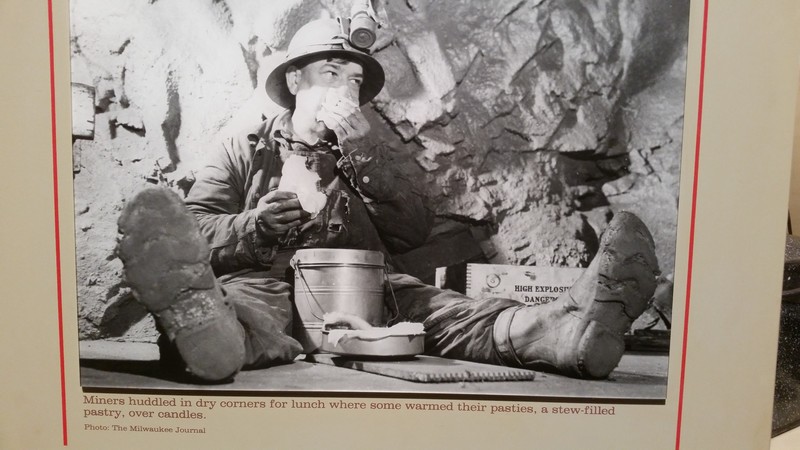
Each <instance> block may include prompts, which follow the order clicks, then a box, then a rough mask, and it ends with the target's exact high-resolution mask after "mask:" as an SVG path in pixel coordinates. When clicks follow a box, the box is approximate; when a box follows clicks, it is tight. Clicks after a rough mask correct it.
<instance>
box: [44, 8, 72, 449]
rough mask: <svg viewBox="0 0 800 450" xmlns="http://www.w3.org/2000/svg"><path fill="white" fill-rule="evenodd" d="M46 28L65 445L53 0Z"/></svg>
mask: <svg viewBox="0 0 800 450" xmlns="http://www.w3.org/2000/svg"><path fill="white" fill-rule="evenodd" d="M47 26H48V29H49V30H48V31H49V38H50V129H51V135H52V148H53V216H54V219H55V235H56V236H55V245H56V289H57V296H58V350H59V354H60V360H59V362H60V364H61V428H62V433H63V443H64V444H63V445H64V446H66V445H67V395H66V394H67V393H66V380H65V376H64V372H65V371H64V321H63V319H62V317H63V307H62V299H63V297H62V295H61V291H62V289H61V232H60V231H61V230H60V226H59V216H58V146H57V145H56V141H57V139H56V65H55V55H54V53H55V52H54V48H53V47H54V45H53V0H47Z"/></svg>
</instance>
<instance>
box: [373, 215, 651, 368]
mask: <svg viewBox="0 0 800 450" xmlns="http://www.w3.org/2000/svg"><path fill="white" fill-rule="evenodd" d="M657 273H658V265H657V262H656V258H655V251H654V245H653V239H652V237H651V236H650V233H649V232H648V231H647V228H646V227H645V225H644V224H643V223H642V222H641V221H640V220H639V219H638V218H636V216H634V215H633V214H630V213H625V212H621V213H619V214H617V215H616V216H615V218H614V220H612V221H611V224H609V226H608V228H607V230H606V231H605V233H604V234H603V237H602V239H601V244H600V250H599V252H598V254H597V255H596V257H595V259H594V260H593V261H592V263H591V264H590V265H589V268H587V270H586V272H585V273H584V275H583V276H582V277H581V278H580V279H579V280H578V281H577V282H576V283H575V285H574V286H573V287H572V288H571V289H570V290H569V291H567V292H566V293H564V294H563V295H562V296H561V297H559V298H558V299H557V300H556V301H554V302H552V303H549V304H545V305H537V306H525V305H521V304H519V303H518V302H516V301H513V300H508V299H483V300H474V299H471V298H469V297H466V296H464V295H462V294H459V293H456V292H453V291H446V290H445V291H443V290H441V289H438V288H435V287H433V286H427V285H425V284H422V283H421V282H420V281H419V280H417V279H415V278H413V277H410V276H407V275H399V274H392V275H390V278H389V281H390V284H391V286H392V287H393V291H394V293H395V295H396V297H397V303H398V309H399V311H400V314H399V320H410V321H414V322H422V323H423V324H424V325H425V331H426V337H425V345H426V347H425V348H426V353H428V354H432V355H437V356H443V357H447V358H456V359H464V360H470V361H476V362H483V363H490V364H504V365H510V366H517V367H526V368H533V369H547V370H552V371H556V372H559V373H562V374H565V375H570V376H575V377H581V378H603V377H606V376H608V374H609V373H610V372H611V371H612V370H613V369H614V368H615V367H616V366H617V364H618V363H619V360H620V358H621V357H622V353H623V351H624V349H625V347H624V342H623V339H622V335H623V334H624V333H625V332H626V331H627V330H628V328H629V327H630V324H631V323H632V322H633V320H635V319H636V318H637V317H638V316H639V315H640V314H641V313H642V312H643V311H644V309H645V308H646V306H647V302H648V300H649V299H650V297H651V296H652V295H653V291H654V289H655V285H656V275H657ZM390 295H391V291H390V290H389V289H387V296H390ZM387 298H388V302H389V304H391V303H392V300H391V297H387Z"/></svg>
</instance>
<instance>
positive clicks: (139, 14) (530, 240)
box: [71, 0, 688, 339]
mask: <svg viewBox="0 0 800 450" xmlns="http://www.w3.org/2000/svg"><path fill="white" fill-rule="evenodd" d="M374 4H375V7H376V10H377V12H378V15H379V16H380V18H381V20H382V21H383V22H384V23H385V26H384V27H383V28H382V29H381V30H380V31H379V39H378V42H377V43H376V45H375V47H374V49H375V56H376V58H377V59H378V60H379V61H380V62H381V63H382V64H383V65H384V67H385V68H386V73H387V82H386V86H385V88H384V90H383V91H382V92H381V94H380V95H379V96H378V97H377V98H376V99H375V100H374V101H373V102H372V103H371V104H369V105H367V106H366V108H365V109H366V114H367V116H368V119H369V120H370V122H371V124H372V128H373V130H374V138H375V139H377V140H381V141H384V142H388V143H390V145H391V147H392V149H394V152H393V159H394V162H395V163H396V165H397V168H398V171H399V173H402V174H404V175H406V176H409V177H413V179H415V180H420V181H421V182H420V185H421V186H423V187H424V189H425V190H426V191H427V193H428V195H429V197H430V199H431V203H432V205H433V206H434V207H435V209H436V211H437V213H438V220H439V223H440V225H441V226H444V227H447V226H449V225H448V224H450V225H452V224H453V223H456V224H463V225H464V226H471V227H474V226H481V227H484V228H486V229H488V230H490V233H489V234H490V235H489V237H488V242H485V243H484V244H487V245H489V246H490V247H492V248H493V251H492V252H490V253H491V260H492V262H498V263H509V264H528V265H534V264H536V265H566V266H582V265H585V264H587V263H588V261H589V260H590V259H591V257H592V255H593V253H594V251H595V250H596V244H597V236H598V235H599V233H600V232H601V231H602V229H603V228H604V226H605V225H606V224H607V222H608V221H609V220H610V218H611V216H612V215H613V213H614V212H615V211H619V210H623V209H625V210H630V211H633V212H635V213H637V214H638V215H639V216H640V217H642V219H643V220H644V221H645V222H646V223H647V224H648V226H649V227H650V228H651V230H652V231H653V234H654V235H655V238H656V242H657V252H658V257H659V261H660V264H661V267H662V270H663V272H664V273H666V274H669V273H671V272H672V270H673V267H674V252H675V234H676V221H677V217H676V216H677V207H678V182H679V170H680V149H681V138H682V126H683V99H684V79H685V68H686V63H685V59H686V38H687V24H688V0H562V1H547V0H508V1H505V0H499V1H496V2H487V1H467V0H440V1H432V0H405V1H387V0H375V1H374ZM347 11H349V2H343V1H337V0H282V1H277V0H276V1H269V2H264V1H257V0H149V1H147V2H108V1H101V0H71V26H72V54H73V59H72V69H73V82H77V83H83V84H86V85H89V86H92V87H94V88H95V91H96V98H95V113H96V115H95V136H94V139H92V140H78V141H76V142H75V144H74V152H75V158H76V163H77V164H76V165H77V168H76V173H75V177H74V183H75V196H76V198H75V203H76V210H75V214H76V226H77V227H76V229H77V245H78V290H79V291H78V296H79V303H80V304H79V316H80V317H79V320H80V331H81V337H82V338H97V337H113V336H125V337H126V338H130V339H139V338H142V339H150V338H152V336H153V335H154V332H153V328H152V323H151V322H150V321H149V319H145V320H140V319H142V318H145V316H146V314H145V312H144V311H143V310H142V309H141V308H140V307H139V306H138V305H137V304H136V303H135V302H134V301H133V299H132V297H131V295H130V292H129V290H128V289H127V288H126V287H125V285H124V283H123V282H122V280H121V276H120V275H121V269H122V267H121V263H120V262H119V260H118V259H117V258H116V257H115V256H114V246H115V241H116V232H117V230H116V219H117V216H118V214H119V212H120V210H121V208H122V206H123V204H124V202H125V200H126V199H127V198H129V197H130V196H132V195H133V194H134V193H135V192H137V191H138V190H139V189H140V188H141V187H142V186H144V185H145V183H157V184H163V185H166V186H170V187H171V188H173V189H174V190H176V191H177V192H179V193H181V194H185V192H186V191H187V189H188V188H189V187H190V186H191V183H192V180H193V171H194V170H196V169H197V168H198V167H199V166H200V165H201V164H202V159H203V156H204V154H205V153H206V152H207V151H209V149H210V148H212V146H213V145H214V142H215V141H216V140H217V139H218V137H219V136H221V135H223V134H226V133H230V132H232V131H235V130H237V129H241V128H242V127H244V126H247V125H249V124H252V123H256V122H258V121H260V120H261V118H262V116H264V115H267V116H268V115H271V114H274V113H276V112H278V111H279V110H280V108H279V107H277V106H276V105H274V104H272V103H271V102H270V100H269V99H268V97H267V96H266V93H265V92H264V89H263V83H264V80H265V79H266V77H267V75H268V73H269V71H270V69H271V68H272V67H274V66H275V65H277V64H278V63H280V62H281V61H282V59H283V56H284V54H285V50H286V47H287V45H288V43H289V40H290V38H291V36H292V35H293V34H294V32H295V31H296V30H297V29H298V28H299V27H300V26H302V25H303V24H304V23H306V22H307V21H308V20H311V19H315V18H319V17H331V16H336V15H337V14H342V13H345V12H347ZM432 239H435V237H434V238H432Z"/></svg>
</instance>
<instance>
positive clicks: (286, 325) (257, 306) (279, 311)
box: [219, 271, 303, 369]
mask: <svg viewBox="0 0 800 450" xmlns="http://www.w3.org/2000/svg"><path fill="white" fill-rule="evenodd" d="M219 281H220V282H221V284H222V290H223V291H224V292H225V297H226V298H227V299H230V300H231V303H233V306H234V308H235V310H236V316H237V318H238V319H239V323H240V324H241V325H242V329H243V331H244V335H245V360H244V366H243V369H258V368H262V367H267V366H271V365H275V364H281V363H286V362H291V361H292V360H294V358H295V357H296V356H297V355H298V354H300V352H301V351H302V350H303V348H302V346H301V345H300V343H299V342H297V341H296V340H295V339H294V338H292V337H291V332H292V302H291V299H290V294H291V292H292V286H291V285H290V284H288V283H284V282H282V281H278V280H275V279H272V278H268V274H267V273H266V272H252V271H248V272H243V273H236V274H231V275H228V276H224V277H221V278H220V279H219Z"/></svg>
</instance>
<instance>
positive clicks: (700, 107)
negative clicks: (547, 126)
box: [675, 0, 708, 450]
mask: <svg viewBox="0 0 800 450" xmlns="http://www.w3.org/2000/svg"><path fill="white" fill-rule="evenodd" d="M707 30H708V0H705V1H704V4H703V37H702V43H701V49H700V93H699V99H698V102H697V129H696V137H695V143H694V178H693V181H692V183H693V184H692V214H691V220H690V226H689V262H688V268H687V275H686V307H685V313H684V317H683V351H682V353H681V383H680V385H681V387H680V393H679V395H678V424H677V430H676V433H675V449H676V450H679V449H680V448H681V424H682V419H683V391H684V381H685V377H686V352H687V342H688V340H689V304H690V299H691V292H692V261H693V260H694V229H695V218H696V217H697V180H698V178H699V173H700V135H701V131H702V128H703V87H704V85H705V73H706V34H707Z"/></svg>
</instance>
